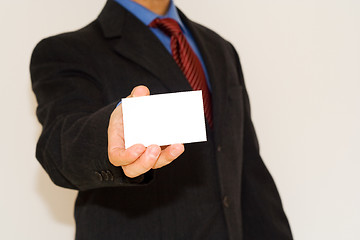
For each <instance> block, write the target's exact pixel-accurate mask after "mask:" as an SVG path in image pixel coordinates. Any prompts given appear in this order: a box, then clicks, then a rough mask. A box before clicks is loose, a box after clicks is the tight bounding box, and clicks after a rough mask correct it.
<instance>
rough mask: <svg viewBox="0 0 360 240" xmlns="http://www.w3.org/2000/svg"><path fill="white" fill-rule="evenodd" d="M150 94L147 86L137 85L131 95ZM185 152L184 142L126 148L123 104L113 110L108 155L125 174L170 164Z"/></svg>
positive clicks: (109, 130)
mask: <svg viewBox="0 0 360 240" xmlns="http://www.w3.org/2000/svg"><path fill="white" fill-rule="evenodd" d="M147 95H150V91H149V89H148V88H147V87H145V86H137V87H135V88H134V89H133V90H132V92H131V94H130V96H128V98H130V97H140V96H147ZM183 152H184V145H183V144H172V145H169V146H166V147H162V148H160V147H159V146H158V145H150V146H148V147H147V148H146V147H145V146H144V145H142V144H135V145H133V146H131V147H129V148H128V149H125V141H124V124H123V112H122V107H121V104H120V105H119V106H118V107H117V108H116V109H115V110H114V111H113V112H112V114H111V117H110V121H109V128H108V155H109V160H110V162H111V163H112V164H113V165H114V166H121V167H122V169H123V171H124V173H125V175H126V176H128V177H130V178H134V177H137V176H139V175H141V174H143V173H146V172H147V171H149V170H150V169H156V168H161V167H163V166H165V165H168V164H169V163H171V162H172V161H174V160H175V159H176V158H177V157H179V156H180V155H181V154H182V153H183Z"/></svg>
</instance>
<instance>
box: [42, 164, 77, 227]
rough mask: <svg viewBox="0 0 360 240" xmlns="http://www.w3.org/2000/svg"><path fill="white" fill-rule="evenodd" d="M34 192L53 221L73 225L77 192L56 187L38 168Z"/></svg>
mask: <svg viewBox="0 0 360 240" xmlns="http://www.w3.org/2000/svg"><path fill="white" fill-rule="evenodd" d="M36 192H37V193H38V194H39V196H40V197H41V198H42V200H43V202H44V206H46V207H47V209H48V212H49V213H50V214H51V215H52V217H53V218H54V220H55V221H57V222H59V223H61V224H66V225H75V221H74V217H73V216H74V214H73V213H74V204H75V198H76V195H77V191H75V190H70V189H65V188H61V187H58V186H56V185H55V184H54V183H53V182H52V181H51V180H50V178H49V176H48V175H47V173H46V172H45V171H44V170H43V169H42V168H41V167H39V171H38V173H37V182H36Z"/></svg>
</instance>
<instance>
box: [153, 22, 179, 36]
mask: <svg viewBox="0 0 360 240" xmlns="http://www.w3.org/2000/svg"><path fill="white" fill-rule="evenodd" d="M149 26H150V27H153V28H159V29H160V30H162V31H163V32H164V33H165V34H166V35H168V36H169V37H171V36H173V35H178V34H180V33H181V28H180V26H179V24H178V23H177V22H176V21H175V20H174V19H172V18H163V19H159V18H155V19H154V20H153V21H152V22H151V23H150V24H149Z"/></svg>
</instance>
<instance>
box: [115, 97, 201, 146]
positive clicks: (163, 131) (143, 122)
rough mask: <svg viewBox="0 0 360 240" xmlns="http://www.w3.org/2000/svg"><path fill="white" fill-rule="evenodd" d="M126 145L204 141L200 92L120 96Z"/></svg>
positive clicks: (160, 144) (161, 144)
mask: <svg viewBox="0 0 360 240" xmlns="http://www.w3.org/2000/svg"><path fill="white" fill-rule="evenodd" d="M121 105H122V110H123V121H124V137H125V148H128V147H131V146H132V145H134V144H138V143H140V144H143V145H144V146H146V147H147V146H149V145H151V144H157V145H159V146H163V145H169V144H174V143H193V142H203V141H207V138H206V127H205V116H204V107H203V100H202V91H201V90H200V91H189V92H178V93H166V94H158V95H150V96H144V97H133V98H123V99H122V104H121Z"/></svg>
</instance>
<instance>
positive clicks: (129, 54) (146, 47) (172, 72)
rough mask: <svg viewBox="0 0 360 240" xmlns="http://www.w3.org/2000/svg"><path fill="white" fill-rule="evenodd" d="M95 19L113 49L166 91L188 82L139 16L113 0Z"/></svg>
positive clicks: (186, 87)
mask: <svg viewBox="0 0 360 240" xmlns="http://www.w3.org/2000/svg"><path fill="white" fill-rule="evenodd" d="M98 21H99V23H100V26H101V28H102V30H103V34H104V36H105V38H107V39H108V40H109V42H110V44H111V45H112V47H113V49H114V50H115V51H116V52H117V53H118V54H120V55H121V56H123V57H125V58H127V59H129V60H130V61H132V62H135V63H137V64H139V65H140V66H142V67H143V68H145V69H146V70H147V71H149V72H150V73H151V74H152V75H154V76H155V77H156V78H157V79H158V80H159V81H160V82H161V83H162V84H163V85H164V86H165V87H166V88H167V89H168V90H169V91H170V92H175V91H190V90H191V86H190V85H189V83H188V81H187V80H186V78H185V76H184V75H183V73H182V72H181V70H180V68H179V67H178V65H177V64H176V62H175V61H174V60H173V58H172V56H171V54H170V53H169V52H168V51H167V50H166V49H165V47H164V46H163V45H162V43H161V42H160V40H159V39H158V38H157V37H156V36H155V35H154V34H153V33H152V32H151V30H150V29H149V28H148V27H147V26H145V25H144V24H143V23H142V22H141V21H140V20H139V19H137V18H136V17H135V16H133V15H132V14H131V13H129V12H128V11H127V10H125V9H124V8H123V7H122V6H120V5H119V4H118V3H116V2H114V1H108V2H107V4H106V6H105V7H104V9H103V11H102V12H101V14H100V16H99V18H98Z"/></svg>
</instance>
